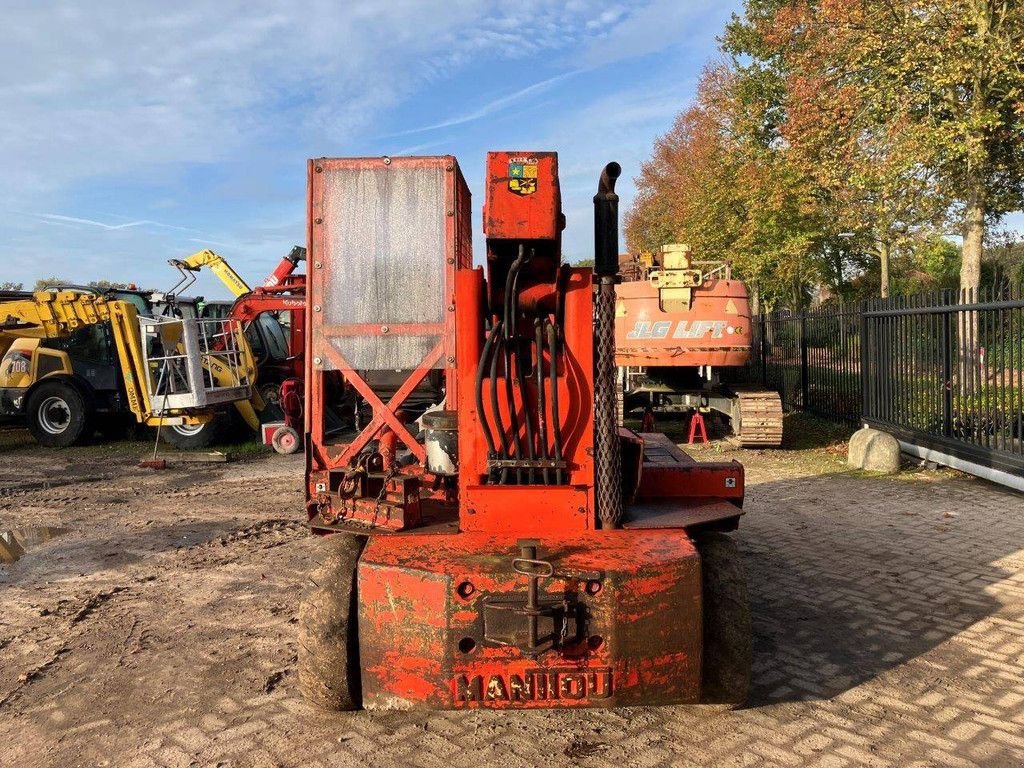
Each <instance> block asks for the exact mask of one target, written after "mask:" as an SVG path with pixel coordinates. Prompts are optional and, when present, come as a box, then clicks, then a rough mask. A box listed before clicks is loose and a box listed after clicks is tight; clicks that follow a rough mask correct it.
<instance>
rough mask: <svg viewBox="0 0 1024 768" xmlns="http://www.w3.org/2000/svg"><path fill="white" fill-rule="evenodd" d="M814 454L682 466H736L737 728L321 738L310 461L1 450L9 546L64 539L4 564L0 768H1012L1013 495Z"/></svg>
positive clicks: (1016, 686)
mask: <svg viewBox="0 0 1024 768" xmlns="http://www.w3.org/2000/svg"><path fill="white" fill-rule="evenodd" d="M812 437H813V436H812ZM815 442H818V443H822V444H824V447H816V446H815V445H814V443H815ZM804 443H805V444H804V445H798V446H797V447H796V448H794V449H791V450H784V451H759V452H753V451H740V450H732V449H729V448H728V447H725V446H723V445H722V444H720V443H716V444H714V445H712V446H708V447H702V448H700V449H698V451H697V453H699V454H701V455H707V456H711V455H716V456H717V455H723V456H728V457H732V456H735V457H737V458H739V459H740V460H741V461H743V462H744V463H745V464H746V466H747V473H748V474H747V480H748V501H747V507H746V509H747V512H748V514H747V515H746V516H745V518H744V521H743V524H742V526H741V530H740V531H739V532H738V534H737V540H738V543H739V545H740V548H741V550H742V552H743V556H744V564H745V567H746V569H747V572H748V575H749V578H750V582H751V591H752V602H753V611H754V623H755V669H754V692H753V693H754V695H753V698H752V701H751V704H750V705H749V706H748V707H747V708H745V709H743V710H739V711H735V712H723V711H720V710H717V709H709V708H701V707H664V708H635V709H628V710H619V711H587V712H537V711H534V712H513V713H494V712H456V713H452V712H446V713H366V712H359V713H348V714H341V715H324V714H321V713H318V712H315V711H313V710H311V709H310V708H308V707H307V706H306V705H305V704H304V703H303V702H302V700H301V698H300V697H299V694H298V690H297V685H296V680H295V652H296V642H295V639H296V626H295V614H296V610H297V601H298V593H299V589H300V584H301V581H302V574H303V571H304V568H305V563H306V561H307V559H308V557H309V554H310V552H311V540H310V537H309V536H308V535H307V533H306V531H305V530H304V527H303V525H302V524H301V523H302V521H301V517H302V504H301V501H302V494H301V479H302V471H303V463H302V459H301V458H300V457H281V456H276V455H270V456H256V457H252V456H250V457H247V458H246V460H244V461H239V462H232V463H228V464H220V465H203V464H198V465H188V466H177V467H174V468H171V469H168V470H165V471H160V472H156V471H152V470H144V469H139V468H137V467H136V466H135V462H136V461H137V459H138V458H139V457H140V455H141V454H142V453H143V452H144V450H145V446H144V445H142V444H137V445H134V446H133V445H130V444H129V445H125V444H117V445H114V446H90V447H86V448H80V449H71V450H65V451H47V450H43V449H40V448H37V447H34V446H31V445H30V444H29V443H28V441H27V440H26V439H25V438H24V437H23V436H22V433H20V432H7V433H5V434H4V435H0V532H3V531H5V530H13V529H19V530H22V531H24V530H25V529H29V528H32V529H40V528H59V529H64V530H63V531H62V532H57V534H58V535H56V536H55V537H54V538H52V539H51V540H49V541H41V542H38V543H34V544H31V545H30V546H29V547H28V548H27V551H26V553H25V555H24V556H23V557H22V558H21V559H20V560H19V561H18V562H16V563H14V564H8V565H2V564H0V595H2V606H3V610H2V612H0V764H2V765H4V766H7V765H10V766H25V767H26V768H28V767H31V766H79V765H81V766H93V765H113V766H134V765H138V766H188V765H221V766H250V765H252V766H293V765H303V766H314V765H360V766H366V765H383V766H398V765H421V766H446V767H451V766H461V765H467V766H469V765H472V766H480V765H523V766H530V765H545V766H557V765H582V766H597V765H619V766H621V765H630V766H634V765H637V766H639V765H666V766H667V765H683V764H688V763H695V764H714V765H720V764H726V765H748V764H773V765H775V764H787V765H788V764H794V765H802V764H808V765H819V764H820V765H848V764H849V765H897V764H899V765H912V764H918V765H954V766H955V765H1010V764H1014V765H1019V764H1022V763H1024V674H1022V672H1024V572H1022V569H1024V501H1022V497H1021V496H1020V495H1016V494H1012V493H1010V492H1007V491H1004V490H1001V489H999V488H997V487H995V486H991V485H988V484H986V483H983V482H979V481H975V480H971V479H969V478H965V477H962V476H959V475H956V474H954V473H949V472H924V471H911V472H908V473H905V474H904V475H901V476H899V477H897V478H881V477H872V476H868V475H864V474H862V473H851V472H847V471H846V470H845V468H844V466H843V464H842V461H841V459H842V456H841V449H840V448H839V447H837V446H834V445H832V446H829V445H828V443H829V441H828V440H818V441H815V440H813V439H811V440H809V441H808V440H805V441H804ZM249 453H250V454H251V453H252V452H251V451H250V452H249Z"/></svg>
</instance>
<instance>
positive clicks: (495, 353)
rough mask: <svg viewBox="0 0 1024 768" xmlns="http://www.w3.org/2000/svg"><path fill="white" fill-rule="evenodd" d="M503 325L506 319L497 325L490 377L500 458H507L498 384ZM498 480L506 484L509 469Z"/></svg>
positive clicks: (502, 471) (502, 344) (492, 407)
mask: <svg viewBox="0 0 1024 768" xmlns="http://www.w3.org/2000/svg"><path fill="white" fill-rule="evenodd" d="M503 326H504V321H503V320H499V321H498V325H497V326H495V330H496V331H497V340H496V341H495V344H496V345H497V346H496V347H495V348H494V349H493V350H492V354H491V370H490V379H491V409H492V410H493V411H494V431H495V432H496V437H497V438H498V441H499V442H500V443H501V446H500V448H499V449H498V458H499V459H507V458H508V442H507V441H506V437H505V425H504V424H502V423H501V410H500V409H499V408H498V386H497V380H498V355H499V353H500V351H501V348H502V347H503V346H504V345H505V341H504V339H502V335H501V334H502V328H503ZM498 482H499V483H501V484H505V483H506V482H508V469H506V468H502V470H501V473H500V475H499V480H498Z"/></svg>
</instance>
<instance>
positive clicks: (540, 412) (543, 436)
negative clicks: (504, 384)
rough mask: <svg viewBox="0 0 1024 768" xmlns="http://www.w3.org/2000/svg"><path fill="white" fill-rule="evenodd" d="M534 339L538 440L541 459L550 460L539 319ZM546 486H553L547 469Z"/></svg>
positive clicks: (534, 330) (544, 476) (542, 324)
mask: <svg viewBox="0 0 1024 768" xmlns="http://www.w3.org/2000/svg"><path fill="white" fill-rule="evenodd" d="M533 338H534V343H535V344H536V345H537V366H536V370H535V371H534V373H535V374H536V377H537V439H538V441H539V442H540V457H541V458H542V459H547V458H548V430H547V418H546V416H545V413H544V321H543V320H542V319H541V318H539V317H538V318H537V319H536V320H534V321H533ZM541 476H542V477H543V478H544V485H551V473H550V472H549V471H548V468H547V467H544V469H543V470H541Z"/></svg>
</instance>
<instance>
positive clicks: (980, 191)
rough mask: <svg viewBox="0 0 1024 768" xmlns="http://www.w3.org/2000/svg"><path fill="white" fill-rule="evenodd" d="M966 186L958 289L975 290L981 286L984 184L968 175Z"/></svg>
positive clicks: (978, 177) (975, 177)
mask: <svg viewBox="0 0 1024 768" xmlns="http://www.w3.org/2000/svg"><path fill="white" fill-rule="evenodd" d="M967 184H968V189H967V207H966V210H965V211H964V247H963V256H962V258H961V261H960V288H961V290H966V289H968V288H970V289H972V290H977V289H978V286H980V285H981V254H982V249H983V248H984V244H985V190H984V183H983V182H982V180H981V178H980V176H979V175H978V174H977V173H974V172H970V173H968V180H967Z"/></svg>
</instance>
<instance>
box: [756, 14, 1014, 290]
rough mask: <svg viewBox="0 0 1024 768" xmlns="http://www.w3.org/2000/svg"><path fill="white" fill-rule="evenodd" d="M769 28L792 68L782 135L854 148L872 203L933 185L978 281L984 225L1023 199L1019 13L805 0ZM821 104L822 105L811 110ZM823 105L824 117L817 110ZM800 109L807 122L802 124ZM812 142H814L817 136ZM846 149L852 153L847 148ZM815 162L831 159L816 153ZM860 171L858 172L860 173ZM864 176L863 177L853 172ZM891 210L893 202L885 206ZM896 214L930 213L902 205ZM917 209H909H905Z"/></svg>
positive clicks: (904, 218) (966, 271)
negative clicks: (862, 160) (860, 158)
mask: <svg viewBox="0 0 1024 768" xmlns="http://www.w3.org/2000/svg"><path fill="white" fill-rule="evenodd" d="M764 23H765V24H768V25H770V29H766V30H765V38H766V39H767V40H769V41H771V43H772V44H773V45H774V50H775V51H776V52H778V55H781V56H783V57H784V58H785V59H786V62H787V68H788V73H787V77H788V86H787V98H788V99H789V100H790V105H791V108H792V107H793V106H795V105H796V104H798V103H799V104H801V105H803V104H810V105H811V108H810V109H808V114H806V115H803V116H802V115H801V114H799V113H796V112H794V111H792V109H791V110H790V111H788V112H787V115H786V119H787V122H788V123H789V126H788V133H787V135H789V136H792V137H797V136H799V137H801V138H802V139H804V140H806V139H807V138H808V135H809V134H811V135H813V133H814V128H813V127H812V126H810V125H809V124H808V122H809V121H812V120H815V119H826V120H827V119H832V120H836V121H837V122H838V125H837V126H835V128H834V132H836V133H838V135H837V136H832V137H831V138H830V137H828V136H827V134H828V133H829V132H833V126H832V125H830V124H828V123H824V124H820V125H819V126H817V132H818V133H819V134H826V136H824V137H821V136H819V137H818V143H819V145H820V146H823V147H826V148H827V147H832V148H835V149H838V150H839V153H838V154H839V157H840V158H842V159H847V158H843V155H844V153H843V152H842V151H841V150H842V149H843V147H848V148H851V149H855V150H856V151H857V152H858V153H862V154H864V155H865V160H867V161H870V160H871V159H872V158H874V161H875V164H874V166H872V165H871V164H870V162H866V163H857V164H855V165H854V169H853V171H852V172H851V181H853V182H854V184H855V186H856V185H857V182H858V181H859V180H864V179H866V180H867V182H868V183H866V184H862V185H861V186H864V187H865V188H866V189H869V190H872V195H871V197H873V198H874V199H875V200H881V201H883V204H885V201H891V200H892V197H891V196H892V194H893V192H897V193H898V194H900V195H902V196H906V195H907V194H908V193H909V194H910V195H911V197H913V198H916V199H917V200H918V201H919V202H920V201H921V194H922V193H929V192H930V193H933V194H934V195H935V197H936V200H935V202H937V203H939V204H940V205H941V203H943V202H947V203H952V205H947V206H945V207H944V209H945V210H947V211H948V212H949V214H950V215H951V217H952V218H953V219H954V220H955V222H956V223H957V224H958V225H959V227H960V229H961V230H962V233H963V242H964V244H963V258H962V264H961V272H960V284H961V287H963V288H975V289H976V288H977V287H978V286H979V285H980V282H981V262H982V255H983V246H984V243H985V232H986V227H987V226H988V225H989V224H990V223H991V222H993V221H995V220H998V219H999V218H1000V217H1001V216H1002V215H1004V214H1005V213H1007V212H1008V211H1011V210H1015V209H1018V208H1020V207H1021V205H1022V204H1024V142H1022V141H1021V136H1022V135H1024V13H1022V12H1021V9H1020V7H1019V6H1018V4H1017V3H1013V2H1006V0H908V1H906V2H900V3H893V2H890V1H889V0H860V2H855V3H848V2H837V1H836V0H831V1H828V2H825V1H824V0H822V1H815V2H810V1H809V0H798V2H795V3H793V4H791V5H787V6H785V7H783V8H781V9H780V10H779V11H778V12H777V13H776V14H775V15H774V16H773V17H772V18H770V19H766V20H765V22H764ZM815 106H817V107H819V109H818V110H815V109H814V107H815ZM815 113H817V115H815ZM801 117H803V118H804V121H803V122H801ZM811 143H812V144H813V143H814V142H813V141H812V142H811ZM847 154H848V153H847ZM817 156H818V157H819V158H820V157H823V156H828V154H827V150H826V153H825V154H822V153H818V155H817ZM858 169H859V170H858ZM858 177H859V178H858ZM886 207H888V206H886ZM893 209H894V210H896V211H897V212H899V215H897V216H895V217H891V216H890V217H887V216H885V215H882V216H881V217H880V218H877V219H876V220H875V221H876V222H877V223H878V224H879V227H878V229H879V231H881V232H884V230H885V226H886V224H887V223H888V222H889V221H894V222H896V223H897V225H898V226H902V227H907V226H910V227H913V226H914V225H915V224H917V223H920V221H921V220H922V219H928V218H930V217H931V213H932V212H931V211H928V210H923V209H922V206H920V205H918V204H916V203H915V204H914V205H912V206H910V207H909V208H908V207H907V206H905V205H902V204H900V203H898V202H897V203H895V204H894V205H893ZM907 211H910V215H906V213H905V212H907Z"/></svg>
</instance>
